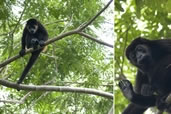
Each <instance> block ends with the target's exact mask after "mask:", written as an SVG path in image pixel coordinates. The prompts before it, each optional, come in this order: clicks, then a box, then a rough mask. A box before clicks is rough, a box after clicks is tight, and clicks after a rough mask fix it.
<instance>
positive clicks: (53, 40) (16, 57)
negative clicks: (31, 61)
mask: <svg viewBox="0 0 171 114" xmlns="http://www.w3.org/2000/svg"><path fill="white" fill-rule="evenodd" d="M112 1H113V0H110V1H109V2H108V4H107V5H106V6H105V7H104V8H103V9H101V10H100V11H99V12H98V13H97V14H96V15H95V16H94V17H93V18H92V19H90V21H88V22H87V23H86V24H84V25H82V26H79V27H78V28H76V29H75V30H71V31H69V32H66V33H63V34H60V35H59V36H57V37H56V38H52V39H50V40H48V41H47V42H45V45H48V44H51V43H53V42H55V41H58V40H61V39H62V38H64V37H67V36H70V35H73V34H80V32H81V31H82V30H83V29H85V28H86V27H87V26H88V25H89V24H91V23H92V22H93V21H94V20H95V19H96V18H97V17H98V16H99V15H100V14H101V13H102V12H103V11H104V10H105V9H106V8H107V7H108V6H109V5H110V3H111V2H112ZM89 39H90V38H89ZM91 40H92V39H91ZM93 40H94V41H96V42H99V41H98V40H96V39H93ZM101 44H102V43H101ZM105 44H107V43H105ZM106 46H107V45H106ZM109 47H111V46H109ZM38 49H40V48H38ZM33 51H34V50H33V49H32V48H31V49H28V50H27V51H26V53H25V55H26V54H28V53H30V52H33ZM18 58H20V55H19V54H18V55H16V56H14V57H11V58H9V59H8V60H5V61H4V62H2V63H1V64H0V68H1V67H4V66H5V65H7V64H9V63H11V62H13V61H14V60H16V59H18Z"/></svg>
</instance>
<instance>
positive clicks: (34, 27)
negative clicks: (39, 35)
mask: <svg viewBox="0 0 171 114" xmlns="http://www.w3.org/2000/svg"><path fill="white" fill-rule="evenodd" d="M27 30H28V31H29V33H31V34H35V33H36V32H37V30H38V25H37V24H34V25H27Z"/></svg>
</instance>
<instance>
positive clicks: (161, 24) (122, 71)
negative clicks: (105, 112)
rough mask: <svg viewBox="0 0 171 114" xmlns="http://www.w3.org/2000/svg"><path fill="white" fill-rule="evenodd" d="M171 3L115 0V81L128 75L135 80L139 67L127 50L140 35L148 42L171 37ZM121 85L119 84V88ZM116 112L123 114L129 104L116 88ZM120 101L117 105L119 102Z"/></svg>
mask: <svg viewBox="0 0 171 114" xmlns="http://www.w3.org/2000/svg"><path fill="white" fill-rule="evenodd" d="M170 3H171V2H170V1H169V0H128V1H126V0H115V34H116V37H115V40H116V42H115V60H116V64H115V74H116V75H115V76H116V77H115V81H116V84H117V82H118V81H119V80H120V79H122V78H124V76H126V77H127V78H128V79H129V80H131V81H132V82H133V81H134V79H135V71H136V69H135V67H133V66H132V65H130V63H129V62H128V61H127V59H126V58H125V48H126V47H127V46H128V44H129V43H130V42H131V41H132V40H133V39H135V38H136V37H138V36H142V37H145V38H148V39H160V38H169V36H171V32H170V31H171V28H170V27H171V26H170V24H171V14H170V13H171V8H170ZM116 86H117V85H116ZM115 98H116V112H117V114H120V113H119V112H121V111H122V110H123V109H124V107H126V106H127V104H128V102H127V100H125V98H124V97H123V96H122V95H121V93H120V91H119V90H118V88H116V97H115ZM118 98H119V99H120V100H119V101H120V102H117V99H118Z"/></svg>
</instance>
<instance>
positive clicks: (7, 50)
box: [0, 0, 113, 114]
mask: <svg viewBox="0 0 171 114" xmlns="http://www.w3.org/2000/svg"><path fill="white" fill-rule="evenodd" d="M103 6H104V4H103V2H102V1H101V0H81V1H80V0H25V1H20V0H11V1H9V0H2V2H0V14H1V16H0V55H1V57H0V61H1V62H2V61H4V60H6V59H8V58H10V57H12V56H14V55H16V54H18V52H19V51H20V49H21V44H20V42H21V41H20V40H21V36H22V31H23V28H24V25H25V22H26V21H27V19H29V18H32V17H33V18H37V19H38V20H40V22H41V23H43V25H45V27H46V28H47V30H48V33H49V38H53V37H55V36H58V35H59V34H61V33H63V32H65V31H69V30H73V29H75V28H77V27H78V26H79V25H81V24H83V23H84V22H87V21H88V20H89V19H90V18H92V17H93V16H94V15H95V14H96V13H97V12H98V11H99V10H100V9H102V7H103ZM104 20H105V17H103V16H100V17H98V18H97V20H95V21H94V22H93V24H92V25H91V26H93V27H95V28H96V29H101V26H100V25H101V24H104ZM85 32H86V33H89V34H91V35H92V36H94V37H96V33H94V31H93V30H92V29H91V27H89V28H87V29H86V30H85ZM102 40H103V39H102ZM106 50H107V48H106V47H104V46H101V45H99V44H97V43H95V42H93V41H90V40H88V39H85V38H83V37H81V36H79V35H72V36H68V37H67V38H64V39H62V40H59V41H57V42H55V43H53V44H51V45H48V49H47V50H46V52H44V53H42V54H41V56H40V57H39V59H38V60H37V61H36V64H35V65H34V66H33V68H32V69H31V71H30V72H29V74H28V75H27V77H26V79H25V80H24V82H23V83H24V84H35V85H36V84H37V85H42V84H49V85H56V86H76V87H83V88H84V87H88V88H96V89H99V90H102V91H108V92H112V91H113V79H112V78H113V73H112V70H113V68H112V64H113V62H112V61H113V59H112V58H113V57H112V54H111V53H112V52H110V53H106ZM28 59H29V56H24V57H23V58H20V59H18V60H16V61H14V62H12V63H10V64H8V65H7V66H5V67H3V68H2V69H1V70H0V77H1V78H3V79H6V80H9V81H12V82H17V79H18V78H19V76H20V74H21V73H22V71H23V69H24V67H25V65H26V64H27V61H28ZM1 91H2V94H0V98H2V99H12V100H20V99H22V98H23V97H24V96H25V95H26V94H27V92H26V91H19V92H18V91H17V90H13V89H11V88H6V87H1ZM5 92H7V93H8V94H5V95H4V94H3V93H5ZM111 106H112V101H111V100H109V99H105V98H102V97H98V96H92V95H83V94H79V93H59V92H34V93H31V94H30V96H29V97H27V99H26V100H25V101H24V103H23V104H10V103H1V105H0V107H1V108H0V113H2V114H3V113H8V114H12V113H14V112H15V113H29V114H30V113H34V114H38V113H40V114H41V113H44V114H53V113H54V114H55V113H59V114H66V113H67V114H71V113H74V114H81V113H84V114H85V113H86V114H105V113H107V112H108V110H109V109H110V107H111Z"/></svg>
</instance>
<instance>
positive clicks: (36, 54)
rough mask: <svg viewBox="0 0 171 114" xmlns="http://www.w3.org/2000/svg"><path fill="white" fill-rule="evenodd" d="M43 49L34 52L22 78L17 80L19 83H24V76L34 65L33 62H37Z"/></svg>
mask: <svg viewBox="0 0 171 114" xmlns="http://www.w3.org/2000/svg"><path fill="white" fill-rule="evenodd" d="M40 52H41V51H35V52H33V53H32V55H31V57H30V59H29V62H28V63H27V65H26V67H25V69H24V71H23V73H22V75H21V76H20V79H19V80H18V81H17V84H20V83H22V81H23V80H24V78H25V77H26V75H27V73H28V72H29V70H30V69H31V67H32V66H33V64H34V63H35V62H36V60H37V58H38V57H39V54H40Z"/></svg>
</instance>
